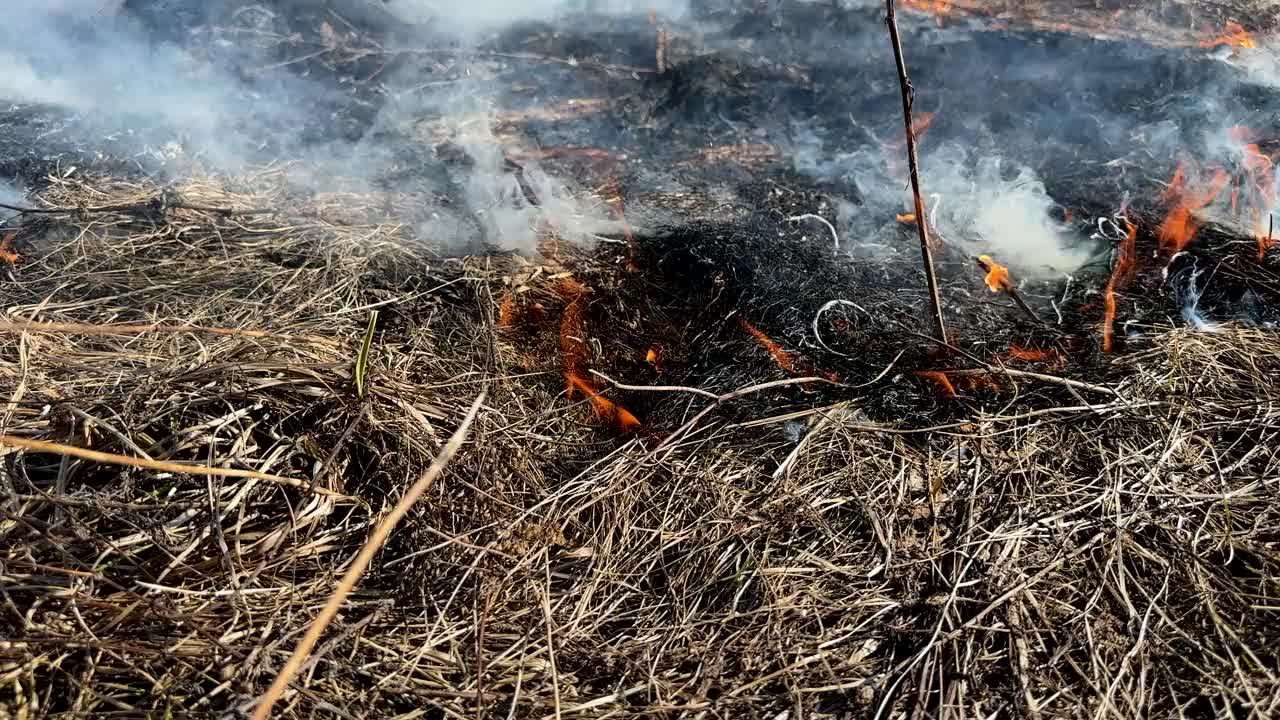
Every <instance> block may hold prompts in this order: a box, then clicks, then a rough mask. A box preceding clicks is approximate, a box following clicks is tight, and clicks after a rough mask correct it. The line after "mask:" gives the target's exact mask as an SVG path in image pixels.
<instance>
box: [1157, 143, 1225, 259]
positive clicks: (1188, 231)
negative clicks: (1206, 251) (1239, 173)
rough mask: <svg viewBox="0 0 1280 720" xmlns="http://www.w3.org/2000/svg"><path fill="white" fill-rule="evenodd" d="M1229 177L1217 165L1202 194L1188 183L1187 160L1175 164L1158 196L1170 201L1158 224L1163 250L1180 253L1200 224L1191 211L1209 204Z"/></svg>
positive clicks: (1198, 229)
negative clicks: (1169, 205)
mask: <svg viewBox="0 0 1280 720" xmlns="http://www.w3.org/2000/svg"><path fill="white" fill-rule="evenodd" d="M1230 179H1231V178H1230V176H1229V175H1228V174H1227V171H1226V170H1223V169H1222V168H1217V170H1216V171H1215V172H1214V175H1213V180H1211V181H1210V182H1209V187H1208V189H1206V190H1205V191H1204V194H1202V195H1201V194H1198V193H1196V192H1195V191H1194V190H1192V189H1191V188H1190V187H1189V186H1188V183H1187V170H1186V163H1185V162H1184V163H1180V164H1179V165H1178V169H1177V171H1176V172H1175V173H1174V174H1173V179H1172V180H1170V181H1169V187H1168V189H1166V190H1165V191H1164V192H1163V193H1161V195H1160V198H1161V199H1162V200H1164V201H1165V202H1169V203H1171V204H1172V207H1171V208H1170V209H1169V214H1168V215H1166V216H1165V219H1164V222H1163V223H1162V224H1161V225H1160V232H1159V239H1160V248H1161V249H1162V250H1166V251H1168V252H1169V254H1171V255H1173V254H1177V253H1180V252H1182V251H1183V250H1184V249H1185V248H1186V247H1187V246H1188V245H1190V244H1191V241H1192V240H1194V239H1195V237H1196V233H1198V232H1200V227H1201V223H1200V221H1199V220H1197V219H1196V217H1195V214H1194V213H1195V212H1196V211H1197V210H1202V209H1204V208H1206V207H1208V206H1209V205H1210V204H1211V203H1212V202H1213V201H1214V200H1215V199H1216V198H1217V197H1218V194H1219V193H1221V192H1222V189H1223V188H1224V187H1226V185H1227V182H1228V181H1229V180H1230Z"/></svg>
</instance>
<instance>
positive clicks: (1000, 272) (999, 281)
mask: <svg viewBox="0 0 1280 720" xmlns="http://www.w3.org/2000/svg"><path fill="white" fill-rule="evenodd" d="M978 261H979V262H981V263H982V264H983V265H985V266H987V267H988V268H989V269H988V270H987V276H986V277H985V278H984V279H983V280H984V281H985V282H986V283H987V287H988V288H991V292H1000V291H1001V290H1004V291H1006V292H1008V291H1010V290H1012V289H1013V281H1011V280H1010V279H1009V268H1007V267H1005V266H1004V265H1001V264H1000V263H998V262H996V261H995V260H993V259H992V258H991V256H990V255H980V256H978Z"/></svg>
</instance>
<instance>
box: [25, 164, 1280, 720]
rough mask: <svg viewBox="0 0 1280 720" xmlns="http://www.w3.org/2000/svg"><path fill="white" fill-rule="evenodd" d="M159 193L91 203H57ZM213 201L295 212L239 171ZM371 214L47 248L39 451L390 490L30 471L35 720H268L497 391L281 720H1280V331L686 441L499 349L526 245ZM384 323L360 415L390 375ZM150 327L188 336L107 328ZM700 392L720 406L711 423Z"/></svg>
mask: <svg viewBox="0 0 1280 720" xmlns="http://www.w3.org/2000/svg"><path fill="white" fill-rule="evenodd" d="M251 184H252V186H253V187H255V188H258V187H271V186H272V181H271V178H270V177H260V178H254V179H252V180H251ZM153 192H154V190H153V189H152V188H148V187H142V186H137V185H134V184H129V183H126V182H124V181H118V180H99V181H94V182H92V183H87V184H81V183H78V182H76V183H73V182H71V181H66V183H65V184H62V185H55V186H54V187H52V188H51V189H50V190H49V191H48V194H47V195H46V197H45V198H44V200H45V201H46V202H47V203H49V204H51V205H60V206H66V205H96V204H101V203H108V202H128V201H131V200H134V199H137V200H145V199H146V198H148V197H149V196H151V195H152V194H153ZM181 192H182V195H183V197H184V198H185V199H186V200H187V201H189V202H192V203H199V204H205V205H218V206H227V205H231V206H237V207H260V206H263V205H269V206H284V205H286V204H287V203H286V200H285V199H284V198H281V197H274V196H272V195H271V194H270V193H264V195H265V196H261V197H260V196H253V197H250V196H248V195H236V194H233V193H229V192H227V191H225V190H223V189H221V188H220V187H219V186H218V185H217V184H216V183H213V182H208V183H203V184H197V183H193V184H191V185H189V186H187V187H184V188H181ZM361 202H362V200H361V199H360V198H356V197H345V198H331V199H318V200H316V201H314V203H313V204H312V205H311V206H308V207H298V208H296V210H297V212H296V213H295V214H296V216H297V217H299V218H307V219H299V220H288V219H285V218H283V217H281V216H254V217H251V218H241V219H237V218H234V217H223V216H219V215H216V214H209V213H201V212H195V211H188V210H175V211H171V212H170V213H169V214H168V215H167V216H166V217H165V218H147V217H139V216H123V215H114V214H103V215H92V216H85V217H80V218H73V219H71V220H58V219H55V218H50V219H45V220H42V221H41V224H40V225H32V226H29V227H28V229H27V230H25V231H24V236H25V237H26V238H27V240H28V242H30V243H34V244H35V247H30V246H28V247H26V248H25V249H24V254H25V255H26V256H27V257H26V259H25V262H24V264H23V265H21V266H20V267H19V268H18V269H16V270H15V271H14V273H13V279H11V280H8V281H6V300H7V302H6V303H5V308H4V311H3V312H4V317H0V321H3V322H6V323H16V324H19V325H21V324H22V323H26V322H28V321H31V320H37V321H41V322H46V323H64V324H72V325H76V326H81V327H79V328H75V327H73V328H70V329H68V328H65V327H64V328H57V327H48V326H46V327H32V328H30V329H28V330H26V331H24V332H20V331H16V330H14V328H13V327H11V326H4V327H5V330H4V331H3V334H0V384H2V385H3V388H4V393H3V395H4V398H5V399H6V401H7V402H6V405H5V407H4V408H3V411H2V412H3V421H2V422H0V434H7V435H13V436H19V437H25V438H30V439H37V440H44V441H50V442H57V443H64V444H71V445H77V446H81V447H85V448H91V449H93V450H97V451H102V452H110V453H115V454H121V455H128V456H131V457H137V458H149V459H152V460H156V461H163V462H171V463H186V464H199V465H202V466H205V467H212V468H228V469H240V470H252V471H256V472H259V473H267V474H271V475H279V476H284V477H289V478H294V479H297V480H300V481H305V482H308V483H314V484H315V485H316V486H318V487H322V488H325V489H327V490H331V491H334V492H335V493H338V494H340V495H341V496H346V497H350V498H353V499H351V500H348V499H345V498H344V497H335V496H325V495H317V494H314V493H310V492H307V491H306V490H302V489H298V488H294V487H288V486H284V485H281V484H278V483H271V482H265V481H262V480H260V479H255V478H239V477H229V476H225V475H218V476H196V475H189V474H183V473H176V472H159V471H155V470H150V469H144V468H130V467H119V466H110V465H102V464H98V463H95V462H90V461H86V460H84V459H78V458H75V457H70V456H60V455H51V454H47V453H35V452H29V451H23V452H19V451H16V450H8V451H7V454H6V455H4V456H3V463H2V465H0V467H2V474H0V482H2V483H3V485H0V513H2V514H0V534H2V536H3V542H0V547H2V548H3V549H2V550H0V563H2V565H0V613H3V623H4V626H3V627H4V631H3V637H5V638H6V639H5V640H4V641H3V642H2V643H0V688H3V690H0V692H2V693H3V695H0V703H2V704H3V707H4V708H5V709H6V710H7V711H8V712H9V713H10V714H12V715H16V716H24V715H25V716H26V717H53V716H73V715H78V716H88V715H94V716H99V715H101V716H113V715H114V716H130V717H132V716H145V715H151V716H155V717H163V716H169V715H179V714H183V713H193V714H197V715H200V714H217V715H222V714H224V713H227V712H231V713H232V714H238V713H243V712H245V711H246V710H247V709H248V708H250V707H251V706H252V704H253V703H254V702H255V701H256V699H257V698H258V697H259V696H260V695H261V694H262V693H263V692H264V690H265V689H266V688H267V686H268V685H269V684H270V683H271V680H272V678H273V677H274V676H275V674H276V673H277V672H278V671H279V670H280V669H281V668H282V667H283V666H284V664H285V662H286V660H287V658H288V657H289V655H290V653H291V651H292V650H293V648H294V646H295V645H296V644H297V642H298V640H299V638H300V637H301V636H302V633H303V632H305V630H306V628H307V627H308V626H309V624H310V623H311V621H312V619H313V618H314V617H315V615H316V614H317V612H318V611H319V609H320V608H321V607H322V606H323V605H324V604H325V602H326V601H327V600H328V599H329V598H330V596H331V595H332V594H333V592H334V589H335V586H336V583H337V579H338V578H339V577H340V576H341V575H342V574H343V572H344V571H345V570H346V569H347V567H348V565H349V563H351V562H352V559H353V557H354V556H355V555H356V553H357V552H358V551H359V549H360V547H361V545H362V544H363V543H364V541H365V540H366V539H367V537H368V536H369V534H370V533H371V531H372V528H373V527H374V526H375V525H376V524H377V522H378V521H379V519H380V518H383V517H384V516H385V515H386V514H387V513H388V512H389V511H390V510H391V508H392V507H393V506H394V505H395V503H396V501H397V499H398V498H399V497H400V496H401V494H402V493H403V492H404V491H405V489H406V488H407V487H409V485H410V484H412V482H413V481H414V479H415V478H417V477H418V476H419V475H420V474H421V473H422V472H423V470H424V469H425V468H426V467H427V465H428V463H429V462H430V461H431V458H432V457H433V456H434V455H435V454H436V453H437V452H438V451H439V450H440V448H441V445H442V443H443V442H444V440H445V439H446V438H447V437H448V435H449V433H450V432H452V430H453V429H454V428H455V427H456V426H457V425H458V424H459V422H460V421H461V419H462V417H463V415H464V414H465V411H466V408H467V406H468V404H469V403H470V401H471V400H472V399H473V398H474V397H475V396H476V394H477V392H478V391H479V389H480V388H481V387H482V386H483V385H489V386H490V387H491V394H490V396H489V399H488V401H487V402H486V404H485V405H484V407H483V408H482V409H481V411H480V414H479V416H478V418H477V420H476V423H475V426H474V427H473V429H472V436H471V440H470V441H469V442H468V443H467V444H466V445H465V446H464V447H463V448H462V450H461V451H460V453H459V454H458V456H457V458H456V459H455V461H454V463H453V464H452V465H451V466H450V467H449V468H448V469H447V470H446V472H445V473H444V475H443V476H442V477H441V478H440V480H439V481H438V482H437V483H436V484H435V485H434V486H433V487H432V489H431V490H430V492H429V493H428V494H427V496H426V497H424V498H423V499H422V501H421V502H419V503H418V505H417V508H416V509H415V510H414V511H412V512H411V513H410V514H409V517H408V518H407V519H406V520H405V523H404V524H403V526H402V527H401V528H400V529H398V530H397V531H396V532H395V533H394V534H393V535H392V537H391V539H390V541H389V543H388V544H387V545H386V547H385V548H384V550H383V552H382V553H381V554H380V555H379V556H378V557H377V558H376V560H375V562H374V566H373V567H372V569H371V570H370V573H369V576H368V577H367V578H366V580H365V581H364V583H363V584H362V585H361V586H360V587H358V588H357V589H356V591H355V592H353V593H352V595H351V596H350V597H349V598H348V599H347V601H346V603H345V604H344V606H343V607H342V610H341V613H340V614H339V616H338V617H337V618H336V619H335V620H334V622H333V623H332V624H331V625H330V627H329V629H328V631H327V633H326V634H325V635H324V636H323V637H322V638H321V639H320V641H319V644H318V645H317V646H316V648H315V651H314V652H313V653H311V655H310V658H309V659H308V660H307V661H306V662H305V663H304V664H303V666H302V668H301V672H300V674H299V675H298V678H297V679H296V680H295V681H294V682H293V684H292V685H291V686H290V690H289V691H288V692H286V694H285V697H284V699H283V700H282V701H281V702H280V703H279V704H278V705H277V706H276V712H277V714H278V716H289V717H294V716H296V717H304V716H306V717H369V716H376V717H392V716H402V717H452V718H477V717H489V718H508V717H509V718H530V717H538V718H542V717H560V718H575V717H604V716H609V717H625V716H645V717H689V718H743V717H761V718H764V717H768V718H782V717H791V718H801V717H805V718H819V717H833V718H834V717H848V716H853V717H860V716H864V715H865V716H871V715H875V714H877V712H879V713H881V714H882V716H884V717H890V716H906V715H911V716H918V717H955V718H959V717H990V716H992V714H993V713H997V714H998V715H999V716H1006V717H1007V716H1031V717H1061V716H1070V717H1088V718H1127V717H1170V716H1177V715H1179V714H1183V715H1186V716H1195V717H1203V716H1219V717H1236V718H1240V717H1267V716H1269V715H1271V714H1273V713H1274V712H1275V711H1276V710H1277V705H1278V704H1280V688H1278V686H1277V673H1280V669H1278V668H1280V663H1278V662H1277V657H1276V654H1277V648H1280V643H1278V642H1277V640H1280V632H1277V630H1276V629H1275V628H1276V627H1280V625H1278V624H1277V622H1276V616H1277V614H1278V613H1280V599H1278V598H1277V595H1278V594H1280V588H1278V587H1277V577H1278V574H1277V569H1278V567H1277V566H1278V564H1280V563H1278V559H1280V558H1278V557H1277V545H1276V543H1277V542H1280V537H1278V531H1280V517H1278V513H1280V510H1277V507H1278V506H1277V503H1276V500H1275V497H1276V485H1277V484H1278V483H1280V460H1278V459H1277V454H1276V450H1275V448H1276V447H1277V439H1278V438H1277V433H1278V432H1280V344H1277V343H1276V342H1275V338H1274V336H1273V335H1272V334H1270V333H1268V332H1265V331H1261V330H1252V329H1244V328H1233V329H1230V330H1227V331H1224V332H1221V333H1216V334H1197V333H1191V332H1186V331H1182V330H1169V331H1165V332H1162V333H1160V334H1156V335H1152V336H1150V337H1148V338H1146V339H1145V341H1142V342H1140V343H1138V344H1139V345H1140V346H1141V348H1142V349H1140V350H1138V351H1136V352H1134V353H1132V354H1129V355H1126V356H1122V357H1119V358H1117V360H1116V363H1117V366H1118V367H1117V368H1116V370H1117V371H1118V372H1120V373H1123V377H1125V378H1126V379H1125V380H1124V381H1123V382H1122V383H1120V384H1119V385H1114V387H1117V389H1118V392H1119V396H1118V397H1115V398H1109V397H1108V398H1103V399H1105V400H1106V402H1105V403H1102V404H1098V401H1099V399H1100V398H1099V397H1098V396H1096V395H1093V396H1089V397H1082V398H1081V399H1080V402H1079V403H1077V404H1075V405H1073V406H1070V407H1060V408H1049V407H1042V408H1037V409H1034V410H1031V411H1027V410H1025V409H1023V408H1021V407H1019V409H1018V410H1016V411H1015V410H1010V411H1008V412H1003V411H1001V409H1000V408H996V407H993V408H989V409H988V410H987V411H985V412H983V413H980V414H975V415H973V416H972V417H969V418H966V419H965V420H964V421H962V422H958V423H950V424H948V425H946V426H943V427H938V428H925V429H922V428H919V427H906V426H888V425H883V424H874V423H872V422H870V421H869V420H868V419H867V418H866V417H864V416H863V415H862V414H861V413H860V411H859V409H858V408H859V405H860V400H859V398H857V397H851V398H850V399H849V400H848V401H846V402H843V403H841V404H839V405H835V406H829V407H820V408H813V409H809V410H805V411H803V412H800V413H796V414H792V415H789V416H786V417H776V418H762V419H760V420H758V421H754V422H745V423H743V422H738V423H736V424H734V423H730V422H728V421H727V420H725V419H723V418H722V417H720V416H719V415H718V414H717V413H715V412H712V413H709V414H707V415H706V416H704V417H703V418H702V419H701V420H700V421H699V422H698V423H697V424H690V425H689V426H687V427H686V428H685V430H684V432H683V433H682V434H681V435H680V436H679V437H677V438H674V439H670V440H668V441H667V442H665V443H663V444H659V442H656V441H653V440H651V439H648V438H638V439H634V440H631V441H623V440H614V439H611V438H610V437H609V436H608V435H607V434H604V433H601V432H599V431H597V430H595V429H593V428H591V427H590V426H589V423H590V422H591V412H590V409H589V407H587V406H585V405H583V404H581V403H574V402H571V401H569V400H566V399H565V398H564V397H563V389H564V386H563V381H562V378H561V377H560V376H559V375H558V374H550V375H548V374H546V373H544V372H541V371H536V368H535V372H530V371H528V370H527V369H526V368H525V367H523V365H524V364H528V363H529V358H528V355H529V353H530V347H529V346H528V345H527V344H525V343H523V342H520V341H515V340H512V339H510V338H509V337H508V338H506V339H504V336H503V335H502V333H499V332H495V330H494V316H495V315H496V313H497V312H498V307H499V304H500V298H501V292H502V287H503V281H504V277H506V276H507V274H508V273H507V272H506V271H505V269H504V268H502V267H500V266H499V264H498V262H497V261H496V260H485V259H479V260H476V259H472V260H467V261H465V262H463V261H451V260H443V259H439V258H437V257H435V255H434V254H433V251H432V249H431V248H430V247H427V246H424V245H422V244H421V243H418V242H416V241H413V240H411V239H410V236H409V235H408V234H407V233H405V232H404V231H403V229H402V228H398V227H394V226H383V225H377V224H374V223H370V222H367V220H366V219H365V218H364V217H363V213H361V212H360V211H359V208H360V207H361V204H360V203H361ZM366 204H367V203H366ZM353 208H354V209H353ZM339 213H340V216H339ZM325 218H328V220H326V219H325ZM339 221H340V222H339ZM362 223H363V224H362ZM535 274H536V273H535ZM526 275H527V273H526ZM375 307H376V308H378V309H379V310H380V314H381V315H382V317H383V324H382V326H381V329H380V331H379V334H378V336H377V340H376V343H375V347H374V352H373V354H372V358H371V364H370V374H369V378H368V380H369V388H370V391H369V393H368V394H367V395H366V397H365V399H363V400H361V399H360V398H359V397H358V395H357V393H356V390H355V387H354V382H353V378H352V377H351V374H352V370H353V367H354V364H355V357H356V353H357V350H358V347H359V344H360V341H361V338H362V336H363V334H364V330H365V324H366V322H367V321H368V313H369V311H370V310H371V309H373V308H375ZM114 325H160V326H170V327H167V328H166V329H165V330H164V331H148V332H133V333H128V334H124V333H120V332H108V331H106V330H102V328H104V327H106V326H114ZM83 326H94V327H96V328H99V330H97V331H94V332H88V331H87V329H86V328H84V327H83ZM171 326H181V327H187V326H200V327H201V328H204V329H208V328H215V329H224V330H236V331H253V332H251V333H245V332H217V333H215V332H206V331H204V330H202V329H192V330H190V331H183V330H181V329H180V328H179V329H175V328H173V327H171ZM553 344H554V343H553ZM532 365H537V363H532ZM615 379H617V380H619V381H622V382H626V380H627V378H621V377H619V378H615ZM866 379H868V380H869V379H870V378H866ZM1083 379H1086V380H1087V378H1083ZM762 380H763V378H762ZM858 392H861V391H858ZM716 394H717V395H719V394H721V393H716ZM687 396H688V399H689V402H690V405H689V411H688V416H689V417H690V418H693V417H694V416H695V415H696V414H697V413H698V412H699V411H701V410H702V409H703V408H704V407H705V406H706V404H707V403H710V402H712V401H711V400H710V399H709V398H706V397H698V396H697V395H696V394H687ZM799 426H803V432H796V429H797V428H798V427H799ZM797 436H799V439H797Z"/></svg>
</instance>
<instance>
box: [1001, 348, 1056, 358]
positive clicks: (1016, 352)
mask: <svg viewBox="0 0 1280 720" xmlns="http://www.w3.org/2000/svg"><path fill="white" fill-rule="evenodd" d="M1054 355H1055V353H1052V352H1050V351H1048V350H1037V349H1035V348H1021V347H1018V346H1017V345H1014V346H1013V347H1011V348H1009V357H1011V358H1013V359H1015V360H1021V361H1023V362H1044V361H1045V360H1048V359H1049V358H1051V357H1053V356H1054Z"/></svg>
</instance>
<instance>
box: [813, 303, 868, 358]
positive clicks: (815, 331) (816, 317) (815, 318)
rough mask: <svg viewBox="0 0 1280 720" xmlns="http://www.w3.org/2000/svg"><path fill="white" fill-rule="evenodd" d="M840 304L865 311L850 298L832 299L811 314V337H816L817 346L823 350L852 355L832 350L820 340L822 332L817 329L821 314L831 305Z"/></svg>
mask: <svg viewBox="0 0 1280 720" xmlns="http://www.w3.org/2000/svg"><path fill="white" fill-rule="evenodd" d="M840 305H844V306H848V307H851V308H854V309H856V310H859V311H861V312H863V313H864V314H865V313H866V312H867V311H866V310H864V309H863V308H862V306H861V305H859V304H857V303H855V302H853V301H852V300H832V301H831V302H829V303H827V304H826V305H823V306H822V307H820V308H818V312H817V314H815V315H814V316H813V337H814V339H816V340H817V341H818V346H819V347H821V348H822V349H823V350H826V351H827V352H829V353H831V354H832V355H839V356H840V357H853V356H852V355H848V354H846V353H842V352H839V351H837V350H832V349H831V347H830V346H829V345H827V344H826V343H825V342H823V340H822V333H821V332H820V331H819V330H818V321H820V320H822V316H823V315H825V314H826V312H827V311H828V310H830V309H831V308H833V307H837V306H840Z"/></svg>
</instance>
